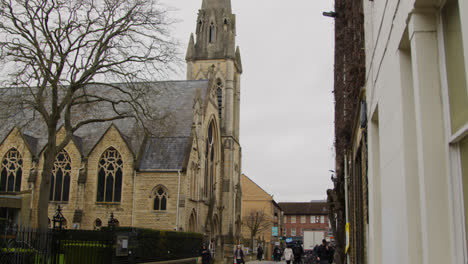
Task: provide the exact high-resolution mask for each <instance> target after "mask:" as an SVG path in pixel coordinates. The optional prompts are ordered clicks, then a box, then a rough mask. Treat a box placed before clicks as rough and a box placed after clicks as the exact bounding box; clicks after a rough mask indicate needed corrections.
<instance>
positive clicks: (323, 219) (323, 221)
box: [320, 215, 325, 224]
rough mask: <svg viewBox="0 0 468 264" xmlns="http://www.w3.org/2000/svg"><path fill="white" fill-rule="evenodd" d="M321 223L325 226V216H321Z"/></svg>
mask: <svg viewBox="0 0 468 264" xmlns="http://www.w3.org/2000/svg"><path fill="white" fill-rule="evenodd" d="M320 223H321V224H325V216H324V215H321V216H320Z"/></svg>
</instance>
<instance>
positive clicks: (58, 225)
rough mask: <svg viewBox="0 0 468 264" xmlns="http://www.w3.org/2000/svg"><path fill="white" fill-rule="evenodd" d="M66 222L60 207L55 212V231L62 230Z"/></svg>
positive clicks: (53, 220)
mask: <svg viewBox="0 0 468 264" xmlns="http://www.w3.org/2000/svg"><path fill="white" fill-rule="evenodd" d="M64 220H65V217H63V214H62V208H60V205H58V206H57V210H56V211H55V215H54V217H53V218H52V222H53V229H54V230H60V229H62V224H63V221H64Z"/></svg>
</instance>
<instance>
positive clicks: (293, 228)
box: [291, 227, 296, 236]
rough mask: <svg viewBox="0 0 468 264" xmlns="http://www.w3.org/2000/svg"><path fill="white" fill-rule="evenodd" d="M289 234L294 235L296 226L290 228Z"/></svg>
mask: <svg viewBox="0 0 468 264" xmlns="http://www.w3.org/2000/svg"><path fill="white" fill-rule="evenodd" d="M291 236H296V228H295V227H292V228H291Z"/></svg>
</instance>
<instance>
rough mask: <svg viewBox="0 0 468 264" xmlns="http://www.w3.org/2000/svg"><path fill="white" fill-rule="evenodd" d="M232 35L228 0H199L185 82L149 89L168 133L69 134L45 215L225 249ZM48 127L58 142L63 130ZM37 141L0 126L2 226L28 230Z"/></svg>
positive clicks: (72, 224) (108, 126)
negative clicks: (204, 241)
mask: <svg viewBox="0 0 468 264" xmlns="http://www.w3.org/2000/svg"><path fill="white" fill-rule="evenodd" d="M235 36H236V21H235V15H233V14H232V11H231V2H230V0H203V3H202V8H201V9H200V10H199V14H198V19H197V22H196V34H195V37H194V36H193V35H192V36H191V37H190V43H189V46H188V51H187V55H186V61H187V80H186V81H165V82H154V83H150V84H149V86H151V87H150V88H151V89H153V90H154V93H155V94H158V96H157V98H156V99H155V104H159V105H161V106H163V107H165V108H164V109H167V111H168V112H169V113H168V114H169V115H168V116H170V118H169V123H170V124H168V126H170V127H171V128H170V129H166V131H165V133H159V134H158V133H154V135H151V136H145V135H144V134H141V133H140V132H141V131H140V132H139V131H136V128H135V126H134V123H133V121H130V120H118V121H114V122H112V123H111V122H109V123H99V124H93V125H90V126H87V127H86V128H85V129H80V130H78V131H77V132H76V134H75V135H74V138H73V140H72V141H71V142H70V143H69V144H68V145H67V146H66V147H65V149H64V150H63V151H62V152H61V153H59V154H58V155H57V158H56V161H55V165H54V172H53V179H52V182H51V189H50V196H49V199H50V202H49V219H52V216H53V215H54V213H55V210H56V208H57V206H58V205H60V206H61V207H62V208H63V215H64V217H65V219H66V223H65V225H66V227H67V228H81V229H98V228H100V227H101V226H107V221H108V219H109V216H110V214H111V213H113V214H114V217H115V218H116V219H117V221H118V223H119V225H120V226H133V227H144V228H153V229H163V230H181V231H191V232H199V233H204V234H206V236H207V238H210V239H214V240H215V241H218V245H221V241H223V242H222V243H223V244H226V245H227V244H231V245H232V243H235V242H236V240H237V239H238V238H239V234H240V224H241V223H240V214H241V208H240V207H241V195H242V193H241V189H240V175H241V147H240V143H239V106H240V76H241V73H242V66H241V59H240V52H239V49H238V48H237V49H236V46H235ZM58 131H59V133H58V138H60V137H62V136H63V135H64V134H63V133H65V131H64V129H63V128H58ZM45 141H46V133H45V131H44V130H43V129H38V128H36V127H20V126H16V125H15V124H14V122H7V123H5V124H2V126H1V129H0V158H1V159H2V160H1V165H0V166H1V168H0V217H2V218H7V219H8V221H9V222H10V223H16V224H21V225H32V226H35V225H36V224H37V200H38V188H39V186H40V182H41V180H42V179H41V168H42V163H43V157H42V151H43V149H44V146H45ZM226 250H227V248H226ZM229 250H230V249H229Z"/></svg>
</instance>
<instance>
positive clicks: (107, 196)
mask: <svg viewBox="0 0 468 264" xmlns="http://www.w3.org/2000/svg"><path fill="white" fill-rule="evenodd" d="M122 174H123V161H122V157H121V156H120V153H119V152H118V151H117V150H116V149H115V148H113V147H110V148H108V149H107V150H106V151H105V152H104V153H103V154H102V156H101V159H100V160H99V163H98V188H97V197H96V200H97V201H98V202H120V199H121V196H122V176H123V175H122Z"/></svg>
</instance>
